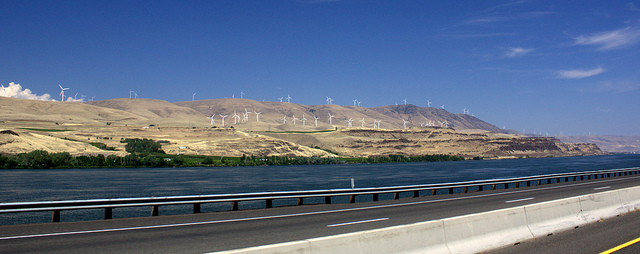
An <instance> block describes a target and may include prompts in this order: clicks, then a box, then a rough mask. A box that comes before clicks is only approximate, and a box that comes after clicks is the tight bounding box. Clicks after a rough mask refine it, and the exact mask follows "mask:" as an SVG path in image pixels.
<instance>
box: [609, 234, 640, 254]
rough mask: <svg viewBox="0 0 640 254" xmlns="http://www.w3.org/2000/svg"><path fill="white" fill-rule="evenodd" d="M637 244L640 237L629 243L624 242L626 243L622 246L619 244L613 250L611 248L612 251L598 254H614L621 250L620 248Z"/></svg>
mask: <svg viewBox="0 0 640 254" xmlns="http://www.w3.org/2000/svg"><path fill="white" fill-rule="evenodd" d="M637 242H640V237H638V238H636V239H633V240H631V241H628V242H626V243H623V244H621V245H618V246H616V247H614V248H612V249H609V250H606V251H604V252H600V254H610V253H614V252H616V251H619V250H620V249H622V248H625V247H628V246H629V245H632V244H634V243H637Z"/></svg>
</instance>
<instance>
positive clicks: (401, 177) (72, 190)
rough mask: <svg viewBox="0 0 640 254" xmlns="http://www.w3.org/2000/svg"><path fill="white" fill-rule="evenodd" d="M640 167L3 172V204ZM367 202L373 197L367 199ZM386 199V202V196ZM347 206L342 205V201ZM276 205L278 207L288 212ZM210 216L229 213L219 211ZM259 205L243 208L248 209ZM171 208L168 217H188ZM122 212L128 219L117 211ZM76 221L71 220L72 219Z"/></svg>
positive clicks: (83, 215) (476, 164)
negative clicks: (177, 215) (173, 215)
mask: <svg viewBox="0 0 640 254" xmlns="http://www.w3.org/2000/svg"><path fill="white" fill-rule="evenodd" d="M639 166H640V155H633V154H629V155H605V156H584V157H561V158H535V159H513V160H488V161H454V162H420V163H387V164H343V165H311V166H269V167H265V166H261V167H213V168H118V169H113V168H98V169H45V170H36V169H31V170H0V202H26V201H48V200H82V199H93V198H123V197H152V196H155V197H160V196H180V195H203V194H225V193H246V192H263V191H292V190H318V189H340V188H351V179H352V178H353V179H354V182H355V187H356V188H364V187H381V186H399V185H414V184H427V183H443V182H460V181H468V180H484V179H497V178H510V177H519V176H531V175H543V174H553V173H565V172H580V171H592V170H603V169H618V168H629V167H639ZM363 198H365V197H363ZM381 198H382V197H381ZM336 201H337V202H340V201H339V200H336ZM283 202H284V203H280V204H278V203H275V202H274V205H287V204H289V203H287V202H289V201H283ZM208 206H210V207H209V208H205V207H204V206H203V211H205V210H207V209H208V210H211V211H215V210H225V209H228V207H227V206H228V204H212V205H208ZM257 206H259V205H258V204H251V203H249V202H247V203H246V204H243V203H241V207H240V208H241V209H242V208H254V207H257ZM185 209H187V208H184V207H183V208H180V207H171V208H169V207H167V208H164V207H163V210H161V211H162V212H161V214H176V213H185V212H184V210H185ZM117 210H122V211H123V212H117ZM148 210H149V209H148V208H121V209H116V210H114V218H119V217H126V216H148V215H149V211H148ZM65 214H69V215H65ZM48 216H49V213H33V214H0V225H7V224H22V223H41V222H47V221H48V220H49V219H50V218H49V217H48ZM101 216H102V214H101V212H100V211H93V212H90V211H65V212H63V221H75V220H86V219H100V217H101Z"/></svg>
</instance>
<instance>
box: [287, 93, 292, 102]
mask: <svg viewBox="0 0 640 254" xmlns="http://www.w3.org/2000/svg"><path fill="white" fill-rule="evenodd" d="M287 102H288V103H291V96H290V95H288V94H287Z"/></svg>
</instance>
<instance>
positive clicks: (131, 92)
mask: <svg viewBox="0 0 640 254" xmlns="http://www.w3.org/2000/svg"><path fill="white" fill-rule="evenodd" d="M133 93H135V92H134V91H133V90H131V89H129V99H131V96H132V94H133Z"/></svg>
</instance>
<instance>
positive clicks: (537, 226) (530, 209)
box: [524, 197, 587, 237]
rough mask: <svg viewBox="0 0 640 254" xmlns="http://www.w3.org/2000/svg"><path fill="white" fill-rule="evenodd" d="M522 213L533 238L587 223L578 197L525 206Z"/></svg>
mask: <svg viewBox="0 0 640 254" xmlns="http://www.w3.org/2000/svg"><path fill="white" fill-rule="evenodd" d="M524 211H525V213H526V217H527V225H528V226H529V230H530V231H531V234H533V237H541V236H547V235H549V234H554V233H556V232H559V231H563V230H567V229H569V228H575V227H578V226H582V225H584V224H586V223H587V221H586V220H585V219H584V217H583V216H582V211H581V207H580V198H578V197H575V198H566V199H561V200H554V201H549V202H543V203H538V204H532V205H526V206H524Z"/></svg>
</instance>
